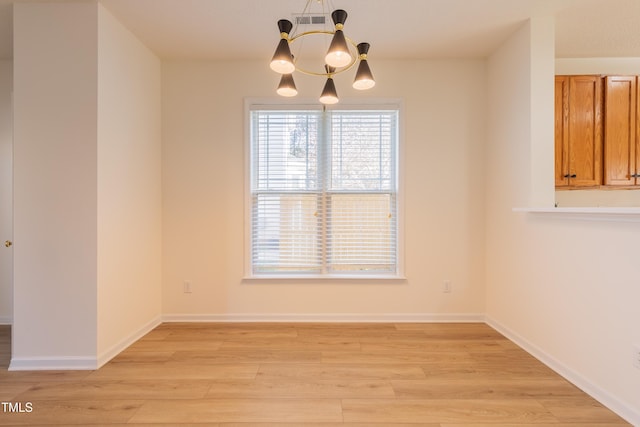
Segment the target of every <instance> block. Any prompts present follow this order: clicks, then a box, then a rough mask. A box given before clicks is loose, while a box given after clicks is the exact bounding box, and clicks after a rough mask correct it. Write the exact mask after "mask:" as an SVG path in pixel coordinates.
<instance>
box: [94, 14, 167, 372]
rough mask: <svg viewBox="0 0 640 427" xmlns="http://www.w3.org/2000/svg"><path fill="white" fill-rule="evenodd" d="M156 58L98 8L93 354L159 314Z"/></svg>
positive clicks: (117, 346) (116, 346)
mask: <svg viewBox="0 0 640 427" xmlns="http://www.w3.org/2000/svg"><path fill="white" fill-rule="evenodd" d="M160 85H161V79H160V61H159V60H158V58H157V57H156V56H155V55H154V54H153V53H151V52H150V51H149V50H148V49H147V48H146V47H145V46H144V45H143V44H142V43H141V42H140V41H139V40H138V39H137V38H135V37H134V36H133V35H132V34H131V33H130V32H129V31H128V30H127V29H125V28H124V27H123V26H122V25H121V24H120V22H119V21H117V20H116V19H115V18H114V17H113V15H111V13H110V12H109V11H107V10H106V9H104V8H103V7H102V6H99V9H98V270H97V274H98V276H97V287H98V315H97V316H98V357H99V359H101V360H102V361H106V360H107V359H108V358H110V357H111V356H113V355H114V353H115V352H117V351H118V350H121V349H122V346H123V344H124V343H123V340H125V341H126V340H127V339H131V338H133V337H137V336H136V332H137V331H141V332H142V331H145V330H146V328H147V327H148V325H150V324H154V323H155V322H157V321H159V318H160V305H161V299H160V292H161V265H160V263H161V246H162V239H161V232H162V230H161V208H162V206H161V200H162V197H161V172H160V171H161V165H160V162H161V153H160V150H161V140H160V139H161V133H160V132H161V123H160V121H161V106H160V96H161V87H160Z"/></svg>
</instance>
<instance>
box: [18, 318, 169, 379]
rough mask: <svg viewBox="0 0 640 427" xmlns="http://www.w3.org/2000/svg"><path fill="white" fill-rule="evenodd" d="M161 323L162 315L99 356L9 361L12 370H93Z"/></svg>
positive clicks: (27, 358)
mask: <svg viewBox="0 0 640 427" xmlns="http://www.w3.org/2000/svg"><path fill="white" fill-rule="evenodd" d="M160 323H161V318H160V316H157V317H156V318H154V319H152V320H151V321H149V322H148V323H147V324H145V325H144V326H142V327H141V328H139V329H138V330H137V331H135V332H133V333H132V334H130V335H129V336H128V337H126V338H125V339H123V340H121V341H120V342H119V343H117V344H116V345H114V346H112V347H111V348H110V349H108V350H107V351H105V352H103V353H102V354H100V355H99V356H98V357H93V356H60V357H23V358H19V357H12V358H11V362H10V363H9V370H10V371H49V370H54V371H56V370H76V371H87V370H89V371H92V370H95V369H98V368H100V367H101V366H102V365H104V364H105V363H107V362H108V361H109V360H111V359H113V358H114V357H115V356H117V355H118V354H119V353H120V352H121V351H122V350H124V349H126V348H127V347H129V346H130V345H131V344H133V343H134V342H136V341H137V340H139V339H140V338H142V336H144V335H145V334H146V333H148V332H149V331H151V330H152V329H153V328H155V327H156V326H158V325H159V324H160Z"/></svg>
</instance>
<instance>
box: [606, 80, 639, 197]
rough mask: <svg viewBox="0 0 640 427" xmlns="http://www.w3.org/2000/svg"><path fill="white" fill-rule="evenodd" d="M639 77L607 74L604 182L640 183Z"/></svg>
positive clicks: (631, 184) (627, 184)
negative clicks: (639, 137) (639, 136)
mask: <svg viewBox="0 0 640 427" xmlns="http://www.w3.org/2000/svg"><path fill="white" fill-rule="evenodd" d="M637 80H638V79H637V77H636V76H607V77H606V78H605V95H604V110H605V115H604V184H605V185H609V186H635V185H640V176H639V175H638V174H639V173H640V168H639V163H640V158H639V156H640V150H639V149H638V132H639V131H640V129H638V127H637V126H638V117H637V116H638V81H637Z"/></svg>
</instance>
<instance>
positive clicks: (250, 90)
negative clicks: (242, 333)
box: [163, 61, 485, 319]
mask: <svg viewBox="0 0 640 427" xmlns="http://www.w3.org/2000/svg"><path fill="white" fill-rule="evenodd" d="M371 65H372V67H373V72H374V74H375V76H376V79H377V80H378V85H377V86H376V88H374V89H373V90H372V91H371V92H370V93H368V94H365V95H363V94H362V93H358V94H356V93H354V92H355V91H353V90H352V89H351V88H350V80H351V79H352V78H353V77H352V76H348V77H346V76H345V77H342V76H338V77H336V85H337V87H338V92H339V94H340V95H341V96H342V97H343V98H345V99H346V98H349V97H356V96H357V97H359V98H360V99H362V98H361V97H363V96H370V97H376V98H385V97H386V98H402V99H403V101H404V109H403V112H402V114H403V117H402V120H403V135H404V138H403V141H402V144H403V147H402V154H401V155H402V162H403V163H402V166H401V168H402V175H403V180H404V196H405V197H404V199H405V206H404V220H405V228H406V230H407V233H406V235H405V236H404V249H405V254H406V258H405V273H406V277H407V281H406V282H405V283H384V282H383V283H344V282H343V283H339V282H326V281H325V282H318V281H311V282H303V283H298V282H296V283H291V282H289V283H278V282H243V281H242V276H243V259H244V258H243V257H244V255H243V243H244V240H243V237H242V236H243V233H244V226H243V218H244V211H243V209H244V194H243V191H244V177H245V171H244V169H243V168H244V144H245V139H244V137H245V135H244V129H245V124H244V110H243V102H244V97H272V96H276V97H277V95H275V94H274V91H275V87H276V86H277V84H278V76H277V75H276V74H275V73H272V72H270V71H269V69H268V66H267V65H266V63H264V62H255V61H248V62H242V61H240V62H209V63H204V62H194V63H186V62H179V63H178V62H176V63H172V62H169V63H164V64H163V313H164V314H165V315H169V316H171V315H175V316H178V317H180V316H184V315H203V317H202V318H206V317H207V316H208V317H209V318H225V317H229V318H243V317H246V316H248V315H252V314H253V315H257V317H256V318H266V319H271V318H274V317H273V316H277V315H285V316H286V315H291V316H293V317H292V318H296V316H298V317H299V318H308V316H309V315H318V318H325V319H331V318H337V317H339V315H340V314H358V316H359V317H358V318H360V319H367V318H369V319H370V318H379V317H380V316H383V315H389V314H390V315H400V316H409V317H410V316H411V315H418V316H419V317H420V318H423V319H424V318H429V316H434V317H433V318H452V317H456V315H458V314H461V315H463V316H466V315H475V314H479V313H483V312H484V299H485V298H484V297H485V296H484V283H483V277H484V251H483V249H484V231H483V224H484V202H483V200H484V194H483V193H484V192H483V180H482V176H483V174H484V165H483V155H482V153H483V150H484V136H483V135H484V117H483V115H482V114H479V112H481V111H483V110H484V106H485V88H484V81H485V69H484V62H483V61H406V62H398V61H394V62H375V63H372V64H371ZM398 70H402V77H401V78H400V77H398ZM297 84H298V88H299V90H300V96H302V97H315V96H318V94H319V92H320V91H321V89H322V85H323V84H324V83H323V82H322V81H321V79H317V78H308V79H307V80H305V79H304V78H301V79H299V81H297ZM185 280H189V281H191V282H192V287H193V293H192V294H183V292H182V284H183V281H185ZM444 280H451V281H452V283H453V292H452V293H451V294H444V293H442V291H441V286H442V282H443V281H444ZM216 316H218V317H216ZM439 316H443V317H439ZM457 318H460V317H459V316H458V317H457Z"/></svg>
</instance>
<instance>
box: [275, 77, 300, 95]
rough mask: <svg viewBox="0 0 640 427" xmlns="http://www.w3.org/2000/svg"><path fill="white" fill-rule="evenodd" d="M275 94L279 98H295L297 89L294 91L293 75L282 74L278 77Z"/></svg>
mask: <svg viewBox="0 0 640 427" xmlns="http://www.w3.org/2000/svg"><path fill="white" fill-rule="evenodd" d="M276 92H277V94H278V95H280V96H287V97H291V96H296V95H297V94H298V89H296V83H295V82H294V81H293V75H291V74H283V75H282V77H280V84H279V85H278V89H277V90H276Z"/></svg>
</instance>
